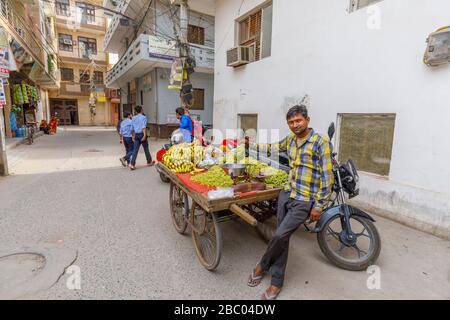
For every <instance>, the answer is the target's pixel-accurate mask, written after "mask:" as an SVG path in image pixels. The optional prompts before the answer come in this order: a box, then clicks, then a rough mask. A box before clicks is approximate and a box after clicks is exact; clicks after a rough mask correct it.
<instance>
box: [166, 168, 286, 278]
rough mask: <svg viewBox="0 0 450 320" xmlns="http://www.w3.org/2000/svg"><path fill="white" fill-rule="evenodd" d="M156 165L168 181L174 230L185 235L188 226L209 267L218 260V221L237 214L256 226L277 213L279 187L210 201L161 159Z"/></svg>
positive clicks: (200, 257) (195, 245) (231, 217)
mask: <svg viewBox="0 0 450 320" xmlns="http://www.w3.org/2000/svg"><path fill="white" fill-rule="evenodd" d="M157 166H158V169H159V170H160V172H163V173H164V174H165V175H166V176H167V178H168V179H169V180H170V211H171V217H172V221H173V224H174V226H175V229H176V230H177V232H178V233H180V234H184V232H185V231H186V228H187V226H189V227H190V228H191V230H192V239H193V241H194V247H195V252H196V254H197V257H198V259H199V261H200V263H201V264H202V265H203V266H204V267H205V268H206V269H208V270H214V269H216V268H217V266H218V265H219V262H220V257H221V249H222V232H221V228H220V225H219V223H220V222H224V221H228V220H230V219H233V218H235V217H239V218H241V219H242V220H244V221H245V222H247V223H248V224H250V225H251V226H253V227H256V228H258V227H259V226H261V225H262V222H264V221H265V220H267V219H269V218H271V217H273V215H274V214H275V212H276V200H277V198H278V194H279V192H280V190H281V189H267V190H260V191H253V192H250V193H247V194H242V195H237V196H235V197H233V198H227V199H217V200H210V199H209V198H208V197H207V195H206V194H204V193H200V192H197V191H194V190H192V189H191V188H189V187H187V186H186V185H185V184H184V183H183V182H182V181H181V180H180V179H179V177H178V176H177V175H176V174H175V173H174V172H172V171H171V170H170V169H169V168H167V167H166V166H165V165H164V164H162V163H161V162H160V163H158V164H157ZM243 195H244V196H243ZM189 198H190V199H191V201H190V200H189ZM190 203H191V204H190Z"/></svg>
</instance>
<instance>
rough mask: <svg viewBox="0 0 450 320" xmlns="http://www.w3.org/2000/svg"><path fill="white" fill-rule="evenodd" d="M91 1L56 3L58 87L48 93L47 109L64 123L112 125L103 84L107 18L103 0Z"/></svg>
mask: <svg viewBox="0 0 450 320" xmlns="http://www.w3.org/2000/svg"><path fill="white" fill-rule="evenodd" d="M90 3H92V4H89V3H87V2H86V3H85V2H77V1H74V0H70V1H69V0H56V2H55V4H56V28H57V38H58V52H59V57H60V60H61V88H60V89H59V90H57V91H53V92H52V93H51V95H50V110H51V113H52V115H53V114H55V113H56V114H57V115H58V118H59V121H60V124H64V125H94V126H97V125H111V124H112V111H111V103H110V99H109V93H108V90H107V88H106V86H105V76H106V71H107V66H108V55H107V54H106V52H105V50H104V47H103V43H104V37H105V33H106V18H105V17H104V12H103V10H102V9H101V4H102V1H90ZM94 105H95V108H94Z"/></svg>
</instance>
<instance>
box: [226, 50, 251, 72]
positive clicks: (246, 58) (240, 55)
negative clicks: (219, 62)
mask: <svg viewBox="0 0 450 320" xmlns="http://www.w3.org/2000/svg"><path fill="white" fill-rule="evenodd" d="M252 50H254V46H250V47H247V46H239V47H235V48H233V49H230V50H228V51H227V66H229V67H239V66H242V65H244V64H247V63H250V62H251V61H252Z"/></svg>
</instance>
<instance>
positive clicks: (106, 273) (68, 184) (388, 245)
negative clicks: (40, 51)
mask: <svg viewBox="0 0 450 320" xmlns="http://www.w3.org/2000/svg"><path fill="white" fill-rule="evenodd" d="M117 142H118V138H117V136H116V134H115V132H114V131H113V130H110V129H94V128H73V129H70V130H65V131H60V132H59V133H58V135H56V136H44V137H42V138H39V139H38V140H37V141H36V143H35V144H34V145H32V146H25V145H24V146H20V147H18V148H16V149H14V150H13V151H12V152H10V155H9V156H10V164H11V165H12V168H11V171H12V173H13V174H12V175H11V176H10V177H7V178H0V211H1V214H0V226H1V232H0V243H1V246H0V255H2V254H8V253H13V250H15V248H18V247H20V246H22V245H23V244H36V245H40V244H54V245H58V246H64V247H66V248H70V249H73V250H77V252H78V256H77V259H76V261H75V265H77V266H79V267H80V270H81V290H69V289H68V288H67V286H66V281H67V279H68V275H63V276H62V277H61V278H60V279H59V281H58V282H57V283H56V284H55V285H54V286H53V287H51V288H50V289H48V290H44V291H41V292H38V293H36V294H31V295H27V296H24V297H22V298H24V299H48V298H51V299H80V298H82V299H110V298H113V299H258V298H259V296H260V294H261V293H262V291H263V290H264V288H265V286H266V285H267V284H268V279H265V280H264V281H263V284H262V286H261V287H258V288H250V287H247V285H246V280H247V276H248V273H249V271H250V270H251V268H252V267H253V266H254V264H255V263H256V261H258V259H259V258H260V256H261V254H262V253H263V251H264V249H265V244H264V242H263V241H261V240H260V239H259V238H258V236H257V235H256V233H255V232H254V231H253V230H252V229H251V228H250V227H249V226H247V225H244V224H243V223H237V222H226V223H224V224H223V225H222V226H223V235H224V248H223V256H222V261H221V264H220V266H219V268H218V270H217V271H216V272H208V271H206V270H205V269H203V268H202V267H201V266H200V264H199V263H198V262H197V258H196V256H195V253H194V248H193V245H192V240H191V238H190V236H189V235H187V236H180V235H179V234H177V233H176V232H175V230H174V228H173V227H172V224H171V220H170V217H169V203H168V185H166V184H163V183H162V182H160V180H159V177H158V175H157V173H156V171H155V169H154V168H142V169H140V170H136V171H134V172H131V171H129V170H128V169H126V168H123V167H121V166H120V164H119V161H118V158H119V156H120V155H121V153H122V147H121V146H120V145H119V144H118V143H117ZM160 144H161V142H155V141H151V148H152V151H153V152H154V151H156V150H157V148H158V147H159V145H160ZM141 156H143V154H141ZM139 163H141V164H144V163H145V161H144V159H143V158H142V157H141V158H140V159H139V161H138V164H139ZM377 220H378V221H377V227H378V228H379V231H380V233H381V235H382V241H383V248H382V253H381V256H380V258H379V260H378V262H377V263H378V265H379V267H380V270H381V289H379V290H369V289H368V288H367V285H366V282H367V278H368V276H369V275H368V274H367V273H366V272H349V271H344V270H341V269H338V268H336V267H334V266H333V265H331V264H330V263H329V262H328V261H327V260H326V259H325V258H324V257H323V255H322V254H321V252H320V249H319V247H318V245H317V241H316V239H315V236H314V235H312V234H308V233H306V232H304V231H298V232H297V233H296V234H295V235H294V236H293V238H292V240H291V252H290V257H289V264H288V270H287V272H288V273H287V279H286V285H285V288H284V290H283V292H282V294H281V295H280V299H405V298H406V299H409V298H411V299H419V298H421V299H422V298H423V299H450V242H449V241H444V240H441V239H439V238H436V237H434V236H431V235H428V234H425V233H422V232H419V231H415V230H412V229H410V228H407V227H404V226H402V225H399V224H397V223H394V222H391V221H388V220H385V219H382V218H378V219H377Z"/></svg>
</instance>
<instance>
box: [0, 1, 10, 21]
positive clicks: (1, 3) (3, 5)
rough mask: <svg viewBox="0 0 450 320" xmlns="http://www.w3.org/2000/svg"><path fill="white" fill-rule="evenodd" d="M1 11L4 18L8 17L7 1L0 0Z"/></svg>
mask: <svg viewBox="0 0 450 320" xmlns="http://www.w3.org/2000/svg"><path fill="white" fill-rule="evenodd" d="M0 6H1V13H2V15H3V16H4V17H5V18H6V19H9V17H10V9H9V3H8V2H7V1H6V0H0Z"/></svg>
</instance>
